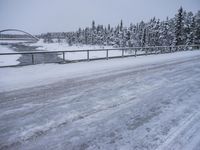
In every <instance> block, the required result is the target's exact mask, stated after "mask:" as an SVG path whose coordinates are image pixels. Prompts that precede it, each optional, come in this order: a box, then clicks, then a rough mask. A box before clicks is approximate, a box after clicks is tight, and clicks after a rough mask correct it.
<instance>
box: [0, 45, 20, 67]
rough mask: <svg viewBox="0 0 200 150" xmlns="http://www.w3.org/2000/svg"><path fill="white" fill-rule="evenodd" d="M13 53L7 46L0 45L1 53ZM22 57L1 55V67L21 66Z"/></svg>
mask: <svg viewBox="0 0 200 150" xmlns="http://www.w3.org/2000/svg"><path fill="white" fill-rule="evenodd" d="M12 52H15V51H13V50H12V49H11V48H10V47H9V46H7V45H1V44H0V53H12ZM20 56H21V55H0V66H9V65H17V64H19V61H18V59H19V58H20Z"/></svg>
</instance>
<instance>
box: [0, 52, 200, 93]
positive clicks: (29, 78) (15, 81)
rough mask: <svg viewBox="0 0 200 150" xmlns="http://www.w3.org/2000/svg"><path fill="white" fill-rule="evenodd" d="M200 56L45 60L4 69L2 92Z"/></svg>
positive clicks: (0, 75)
mask: <svg viewBox="0 0 200 150" xmlns="http://www.w3.org/2000/svg"><path fill="white" fill-rule="evenodd" d="M195 56H200V51H186V52H176V53H171V54H163V55H151V56H141V57H131V58H121V59H112V60H108V61H105V60H99V61H92V62H81V63H72V64H63V65H60V64H41V65H35V66H25V67H17V68H1V69H0V92H3V91H9V90H15V89H22V88H27V87H34V86H40V85H47V84H50V83H54V82H58V81H61V80H64V79H69V78H75V77H81V76H86V75H91V76H92V75H98V73H105V74H106V73H108V72H110V73H112V72H113V71H120V70H121V69H123V68H129V67H131V68H132V67H135V68H137V67H140V66H145V67H147V68H148V67H149V66H150V65H155V64H158V63H159V64H160V63H165V62H171V61H176V60H180V59H186V58H190V57H195Z"/></svg>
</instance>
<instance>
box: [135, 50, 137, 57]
mask: <svg viewBox="0 0 200 150" xmlns="http://www.w3.org/2000/svg"><path fill="white" fill-rule="evenodd" d="M136 56H137V49H135V57H136Z"/></svg>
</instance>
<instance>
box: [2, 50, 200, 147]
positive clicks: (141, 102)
mask: <svg viewBox="0 0 200 150" xmlns="http://www.w3.org/2000/svg"><path fill="white" fill-rule="evenodd" d="M194 53H195V54H194V55H191V54H190V52H188V56H185V57H182V58H180V57H179V59H177V60H173V61H166V62H164V61H163V62H162V63H156V64H153V63H149V64H146V65H144V66H138V67H135V66H134V64H133V65H131V64H129V65H124V66H123V63H122V66H121V67H120V68H118V69H116V68H115V69H113V70H112V69H111V70H110V69H108V70H104V71H102V72H96V74H95V72H93V73H92V74H91V75H90V74H88V75H86V74H84V76H81V75H79V76H71V77H70V78H64V77H63V76H62V80H57V81H56V82H52V83H51V82H49V83H48V84H41V85H40V84H39V85H37V84H36V85H35V86H33V87H31V86H30V87H28V86H24V88H21V87H20V85H19V89H17V86H16V84H15V83H17V82H15V83H13V86H15V88H13V89H12V88H11V84H10V83H9V84H7V89H6V90H5V91H4V92H3V90H1V93H0V149H13V150H18V149H19V150H21V149H25V150H35V149H37V150H40V149H41V150H45V149H46V150H51V149H52V150H55V149H58V150H66V149H67V150H73V149H74V150H83V149H88V150H95V149H103V150H108V149H109V150H115V149H117V150H118V149H122V150H137V149H138V150H141V149H152V150H154V149H158V150H163V149H166V150H169V149H176V150H179V149H180V150H184V149H185V150H187V149H188V150H192V149H193V150H198V149H199V147H200V111H199V110H200V53H198V52H194ZM171 55H173V54H170V55H168V56H171ZM152 57H155V58H156V57H163V56H152ZM165 57H167V55H165ZM153 59H154V58H153ZM125 60H126V59H123V60H122V61H125ZM127 60H129V59H127ZM113 61H115V60H113ZM90 63H95V62H90ZM107 63H108V62H107ZM71 65H76V64H71ZM133 66H134V67H133ZM29 67H30V66H29ZM29 67H27V68H29ZM19 69H20V68H19ZM33 69H34V68H33ZM22 70H23V69H22ZM24 70H26V69H24ZM9 71H10V70H9V69H4V70H1V73H4V74H6V72H9ZM11 72H12V70H11ZM58 74H59V73H58ZM13 76H14V75H13ZM44 77H47V76H44ZM60 77H61V76H60ZM4 79H5V81H7V80H6V78H4ZM36 79H38V78H36ZM41 79H42V77H41ZM35 81H36V80H35ZM25 82H26V79H25ZM27 83H30V82H28V81H27ZM4 85H6V84H5V82H4ZM22 85H23V83H22ZM5 88H6V87H5ZM9 89H11V90H9Z"/></svg>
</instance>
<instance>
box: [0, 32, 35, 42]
mask: <svg viewBox="0 0 200 150" xmlns="http://www.w3.org/2000/svg"><path fill="white" fill-rule="evenodd" d="M7 31H17V32H21V33H24V34H25V35H28V36H29V37H31V38H33V39H34V40H36V41H38V40H39V38H37V37H36V36H34V35H32V34H30V33H28V32H26V31H23V30H19V29H5V30H0V34H1V33H2V32H7Z"/></svg>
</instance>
